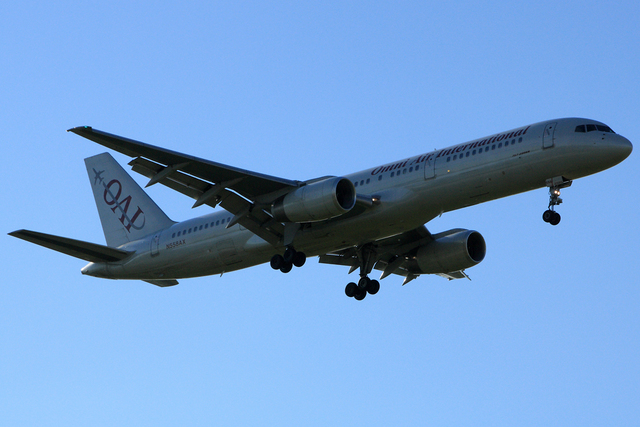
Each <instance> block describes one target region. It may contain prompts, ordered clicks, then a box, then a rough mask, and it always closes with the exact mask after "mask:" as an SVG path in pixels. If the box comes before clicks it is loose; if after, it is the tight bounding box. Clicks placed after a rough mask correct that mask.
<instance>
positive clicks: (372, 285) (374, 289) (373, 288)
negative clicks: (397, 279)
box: [367, 280, 380, 295]
mask: <svg viewBox="0 0 640 427" xmlns="http://www.w3.org/2000/svg"><path fill="white" fill-rule="evenodd" d="M379 290H380V282H378V281H377V280H371V281H369V285H368V286H367V292H369V294H371V295H375V294H377V293H378V291H379Z"/></svg>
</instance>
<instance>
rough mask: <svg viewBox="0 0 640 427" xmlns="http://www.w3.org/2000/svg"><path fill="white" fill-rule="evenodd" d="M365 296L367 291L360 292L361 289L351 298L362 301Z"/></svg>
mask: <svg viewBox="0 0 640 427" xmlns="http://www.w3.org/2000/svg"><path fill="white" fill-rule="evenodd" d="M366 296H367V291H365V290H362V289H358V291H357V292H356V294H355V295H354V296H353V297H354V298H355V299H356V300H358V301H362V300H363V299H364V297H366Z"/></svg>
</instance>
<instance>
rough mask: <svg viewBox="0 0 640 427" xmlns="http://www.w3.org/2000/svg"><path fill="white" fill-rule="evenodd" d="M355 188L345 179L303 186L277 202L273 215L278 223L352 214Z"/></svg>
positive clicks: (318, 219) (274, 205) (311, 220)
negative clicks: (350, 212)
mask: <svg viewBox="0 0 640 427" xmlns="http://www.w3.org/2000/svg"><path fill="white" fill-rule="evenodd" d="M355 204H356V189H355V187H354V186H353V183H352V182H351V181H349V180H348V179H346V178H340V177H334V178H328V179H325V180H322V181H318V182H313V183H310V184H307V185H305V186H303V187H300V188H298V189H296V190H294V191H292V192H291V193H288V194H286V195H285V196H283V197H280V198H279V199H278V200H276V201H275V202H274V203H273V205H272V206H271V213H272V214H273V217H274V218H275V219H276V220H278V221H283V222H313V221H323V220H325V219H329V218H333V217H336V216H338V215H342V214H344V213H347V212H349V211H350V210H351V209H352V208H353V206H355Z"/></svg>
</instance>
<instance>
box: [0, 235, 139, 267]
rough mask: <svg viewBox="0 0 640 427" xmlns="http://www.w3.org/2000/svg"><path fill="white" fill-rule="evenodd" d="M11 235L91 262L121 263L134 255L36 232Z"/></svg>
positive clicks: (107, 247)
mask: <svg viewBox="0 0 640 427" xmlns="http://www.w3.org/2000/svg"><path fill="white" fill-rule="evenodd" d="M9 235H10V236H13V237H17V238H19V239H22V240H26V241H27V242H31V243H35V244H36V245H40V246H44V247H45V248H49V249H53V250H54V251H58V252H62V253H63V254H66V255H70V256H72V257H76V258H80V259H83V260H85V261H89V262H115V261H120V260H121V259H124V258H126V257H128V256H129V255H131V254H132V253H133V252H127V251H122V250H120V249H115V248H111V247H109V246H103V245H97V244H95V243H89V242H83V241H82V240H74V239H68V238H66V237H59V236H54V235H51V234H44V233H38V232H36V231H29V230H17V231H14V232H12V233H9Z"/></svg>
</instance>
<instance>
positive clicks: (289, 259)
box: [271, 246, 307, 273]
mask: <svg viewBox="0 0 640 427" xmlns="http://www.w3.org/2000/svg"><path fill="white" fill-rule="evenodd" d="M306 261H307V256H306V255H305V254H304V252H298V251H296V250H295V249H293V247H291V246H287V249H285V251H284V255H280V254H276V255H274V256H273V257H271V268H273V269H274V270H280V271H282V272H283V273H288V272H290V271H291V269H292V268H293V266H294V265H295V266H296V267H302V266H303V265H304V263H305V262H306Z"/></svg>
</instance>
